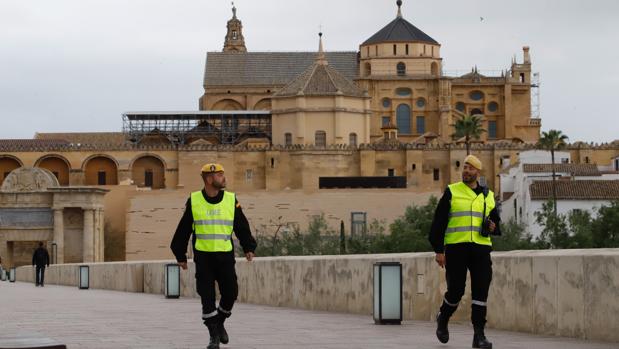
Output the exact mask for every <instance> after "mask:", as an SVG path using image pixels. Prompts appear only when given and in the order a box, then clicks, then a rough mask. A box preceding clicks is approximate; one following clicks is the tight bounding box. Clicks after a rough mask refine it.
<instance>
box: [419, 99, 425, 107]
mask: <svg viewBox="0 0 619 349" xmlns="http://www.w3.org/2000/svg"><path fill="white" fill-rule="evenodd" d="M425 106H426V100H425V99H423V98H417V108H424V107H425Z"/></svg>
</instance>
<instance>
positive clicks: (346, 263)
mask: <svg viewBox="0 0 619 349" xmlns="http://www.w3.org/2000/svg"><path fill="white" fill-rule="evenodd" d="M378 261H398V262H400V263H402V275H403V314H404V319H405V320H411V319H414V320H425V321H430V320H432V319H433V317H434V315H435V314H436V312H437V310H438V307H439V306H440V303H441V299H442V293H443V292H444V291H445V288H446V286H445V282H444V271H443V270H442V269H439V268H438V267H437V266H436V264H435V262H434V260H433V253H407V254H386V255H351V256H311V257H310V256H300V257H270V258H257V259H256V260H255V261H254V262H252V263H248V262H246V261H244V260H240V259H239V260H238V263H237V274H238V279H239V285H240V293H239V301H240V302H245V303H254V304H264V305H271V306H283V307H292V308H300V309H311V310H321V311H332V312H346V313H357V314H366V315H368V317H369V316H371V314H372V292H373V288H372V265H373V263H375V262H378ZM168 262H169V261H168ZM165 263H166V261H159V262H126V263H94V264H90V266H91V269H90V277H91V283H90V285H91V287H92V288H102V289H112V290H120V291H130V292H145V293H156V294H161V293H162V292H163V272H164V265H165ZM77 268H78V264H73V265H71V264H65V265H54V266H52V267H51V268H50V269H49V270H48V271H47V273H46V277H45V279H46V283H48V284H61V285H72V286H76V285H77ZM493 268H494V274H493V282H492V285H491V288H490V294H489V299H488V304H489V309H488V326H489V327H492V328H497V329H504V330H513V331H522V332H529V333H537V334H544V335H557V336H568V337H576V338H584V339H595V340H606V341H615V342H619V332H618V331H617V330H616V319H617V314H618V313H619V249H598V250H553V251H512V252H502V253H494V254H493ZM194 272H195V268H194V265H193V263H190V264H189V270H187V271H182V272H181V289H182V296H184V297H197V295H196V292H195V280H194ZM33 277H34V273H33V270H32V267H29V266H28V267H20V268H18V270H17V279H18V281H29V282H33ZM467 284H468V285H470V280H468V281H467ZM470 304H471V303H470V291H468V290H467V293H466V294H465V296H464V298H463V299H462V302H461V303H460V307H459V309H458V311H457V312H456V314H455V315H454V316H455V318H454V321H462V322H467V323H468V319H469V317H470V311H469V309H470ZM196 312H199V309H198V308H196Z"/></svg>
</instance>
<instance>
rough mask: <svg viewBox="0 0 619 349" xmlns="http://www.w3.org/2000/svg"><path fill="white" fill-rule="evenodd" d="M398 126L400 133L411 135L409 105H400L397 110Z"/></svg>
mask: <svg viewBox="0 0 619 349" xmlns="http://www.w3.org/2000/svg"><path fill="white" fill-rule="evenodd" d="M396 124H397V126H398V133H400V134H410V133H411V107H410V106H409V105H408V104H400V105H398V108H397V110H396Z"/></svg>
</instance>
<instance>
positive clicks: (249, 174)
mask: <svg viewBox="0 0 619 349" xmlns="http://www.w3.org/2000/svg"><path fill="white" fill-rule="evenodd" d="M253 178H254V170H252V169H247V170H245V182H251V181H252V179H253Z"/></svg>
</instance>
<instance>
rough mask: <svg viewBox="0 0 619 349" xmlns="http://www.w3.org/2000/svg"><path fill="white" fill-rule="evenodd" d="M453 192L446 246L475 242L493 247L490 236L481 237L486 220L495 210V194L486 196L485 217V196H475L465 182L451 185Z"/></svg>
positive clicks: (446, 231)
mask: <svg viewBox="0 0 619 349" xmlns="http://www.w3.org/2000/svg"><path fill="white" fill-rule="evenodd" d="M449 191H451V207H450V209H449V222H448V224H447V230H445V240H444V241H445V245H449V244H459V243H462V242H473V243H476V244H480V245H488V246H492V240H490V236H487V237H484V236H482V235H481V227H482V224H483V221H484V218H486V217H488V216H489V215H490V211H492V209H494V206H495V203H494V193H493V192H492V191H488V195H486V200H485V201H486V215H485V217H484V194H483V193H480V194H479V195H477V194H475V192H474V191H473V189H471V188H470V187H469V186H468V185H466V184H465V183H464V182H458V183H454V184H450V185H449Z"/></svg>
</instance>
